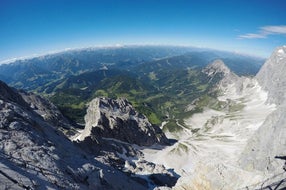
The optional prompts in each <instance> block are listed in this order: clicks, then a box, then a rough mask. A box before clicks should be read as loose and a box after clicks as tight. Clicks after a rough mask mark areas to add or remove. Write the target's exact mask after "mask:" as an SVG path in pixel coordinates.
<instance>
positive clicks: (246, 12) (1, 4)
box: [0, 0, 286, 62]
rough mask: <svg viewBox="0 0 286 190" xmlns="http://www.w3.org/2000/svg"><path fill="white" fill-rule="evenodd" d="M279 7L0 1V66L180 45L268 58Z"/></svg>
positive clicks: (281, 35)
mask: <svg viewBox="0 0 286 190" xmlns="http://www.w3.org/2000/svg"><path fill="white" fill-rule="evenodd" d="M285 8H286V2H285V1H284V0H249V1H246V0H241V1H240V0H231V1H229V0H220V1H214V0H202V1H195V0H176V1H175V0H135V1H134V0H104V1H102V0H94V1H91V0H85V1H79V0H25V1H22V0H1V1H0V23H1V24H0V36H1V38H0V61H1V62H3V61H5V60H8V59H12V58H18V57H27V56H28V57H29V56H35V55H41V54H45V53H49V52H54V51H61V50H64V49H67V48H81V47H90V46H102V45H116V44H121V45H130V44H137V45H145V44H149V45H152V44H155V45H186V46H196V47H207V48H214V49H221V50H227V51H233V52H240V53H246V54H251V55H256V56H261V57H268V56H269V55H270V53H271V51H272V49H273V48H274V47H276V46H280V45H282V44H283V43H285V42H286V23H285V18H286V11H285Z"/></svg>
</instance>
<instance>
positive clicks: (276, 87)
mask: <svg viewBox="0 0 286 190" xmlns="http://www.w3.org/2000/svg"><path fill="white" fill-rule="evenodd" d="M256 78H257V80H258V82H259V84H260V85H261V86H262V87H263V88H264V89H265V90H266V91H268V97H269V101H270V102H271V103H275V104H277V105H281V104H283V103H284V102H285V99H286V93H285V91H286V79H285V78H286V46H283V47H279V48H277V49H276V50H275V51H274V52H273V54H272V55H271V57H270V58H269V59H268V60H267V61H266V63H265V64H264V65H263V66H262V68H261V70H260V71H259V72H258V74H257V76H256Z"/></svg>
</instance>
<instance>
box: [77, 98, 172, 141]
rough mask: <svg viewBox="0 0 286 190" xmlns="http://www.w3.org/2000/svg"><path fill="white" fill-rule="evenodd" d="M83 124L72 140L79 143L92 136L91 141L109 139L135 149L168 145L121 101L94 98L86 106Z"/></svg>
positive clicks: (124, 100)
mask: <svg viewBox="0 0 286 190" xmlns="http://www.w3.org/2000/svg"><path fill="white" fill-rule="evenodd" d="M85 122H86V125H85V129H84V130H83V131H82V132H81V133H80V134H79V136H77V137H76V139H78V140H80V141H83V140H84V139H85V138H86V137H89V136H91V135H92V136H94V137H95V138H102V137H104V138H113V139H117V140H120V141H123V142H127V143H131V144H137V145H139V146H150V145H153V144H155V143H159V144H168V139H167V138H166V136H165V134H164V133H163V132H162V130H161V129H160V128H159V127H158V126H155V125H152V124H151V123H150V122H149V121H148V119H147V118H146V117H145V116H144V115H142V114H140V113H138V112H137V111H136V110H135V109H134V108H133V106H132V105H131V103H130V102H128V101H127V100H126V99H124V98H119V99H116V100H113V99H110V98H103V97H102V98H95V99H94V100H92V101H91V102H90V104H89V107H88V109H87V114H86V116H85Z"/></svg>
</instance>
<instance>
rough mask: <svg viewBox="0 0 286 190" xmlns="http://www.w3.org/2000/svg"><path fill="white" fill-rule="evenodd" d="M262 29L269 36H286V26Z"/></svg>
mask: <svg viewBox="0 0 286 190" xmlns="http://www.w3.org/2000/svg"><path fill="white" fill-rule="evenodd" d="M260 29H261V30H263V31H264V32H266V33H269V34H286V26H264V27H261V28H260Z"/></svg>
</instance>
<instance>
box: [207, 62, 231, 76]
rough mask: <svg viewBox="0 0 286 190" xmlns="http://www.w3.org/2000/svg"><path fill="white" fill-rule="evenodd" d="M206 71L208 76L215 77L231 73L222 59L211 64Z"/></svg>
mask: <svg viewBox="0 0 286 190" xmlns="http://www.w3.org/2000/svg"><path fill="white" fill-rule="evenodd" d="M205 71H206V73H207V74H208V75H215V74H216V73H223V74H224V75H227V74H229V73H231V71H230V69H229V68H228V67H227V66H226V65H225V64H224V62H223V61H222V60H220V59H217V60H215V61H213V62H212V63H211V64H209V65H208V66H207V67H206V69H205Z"/></svg>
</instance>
